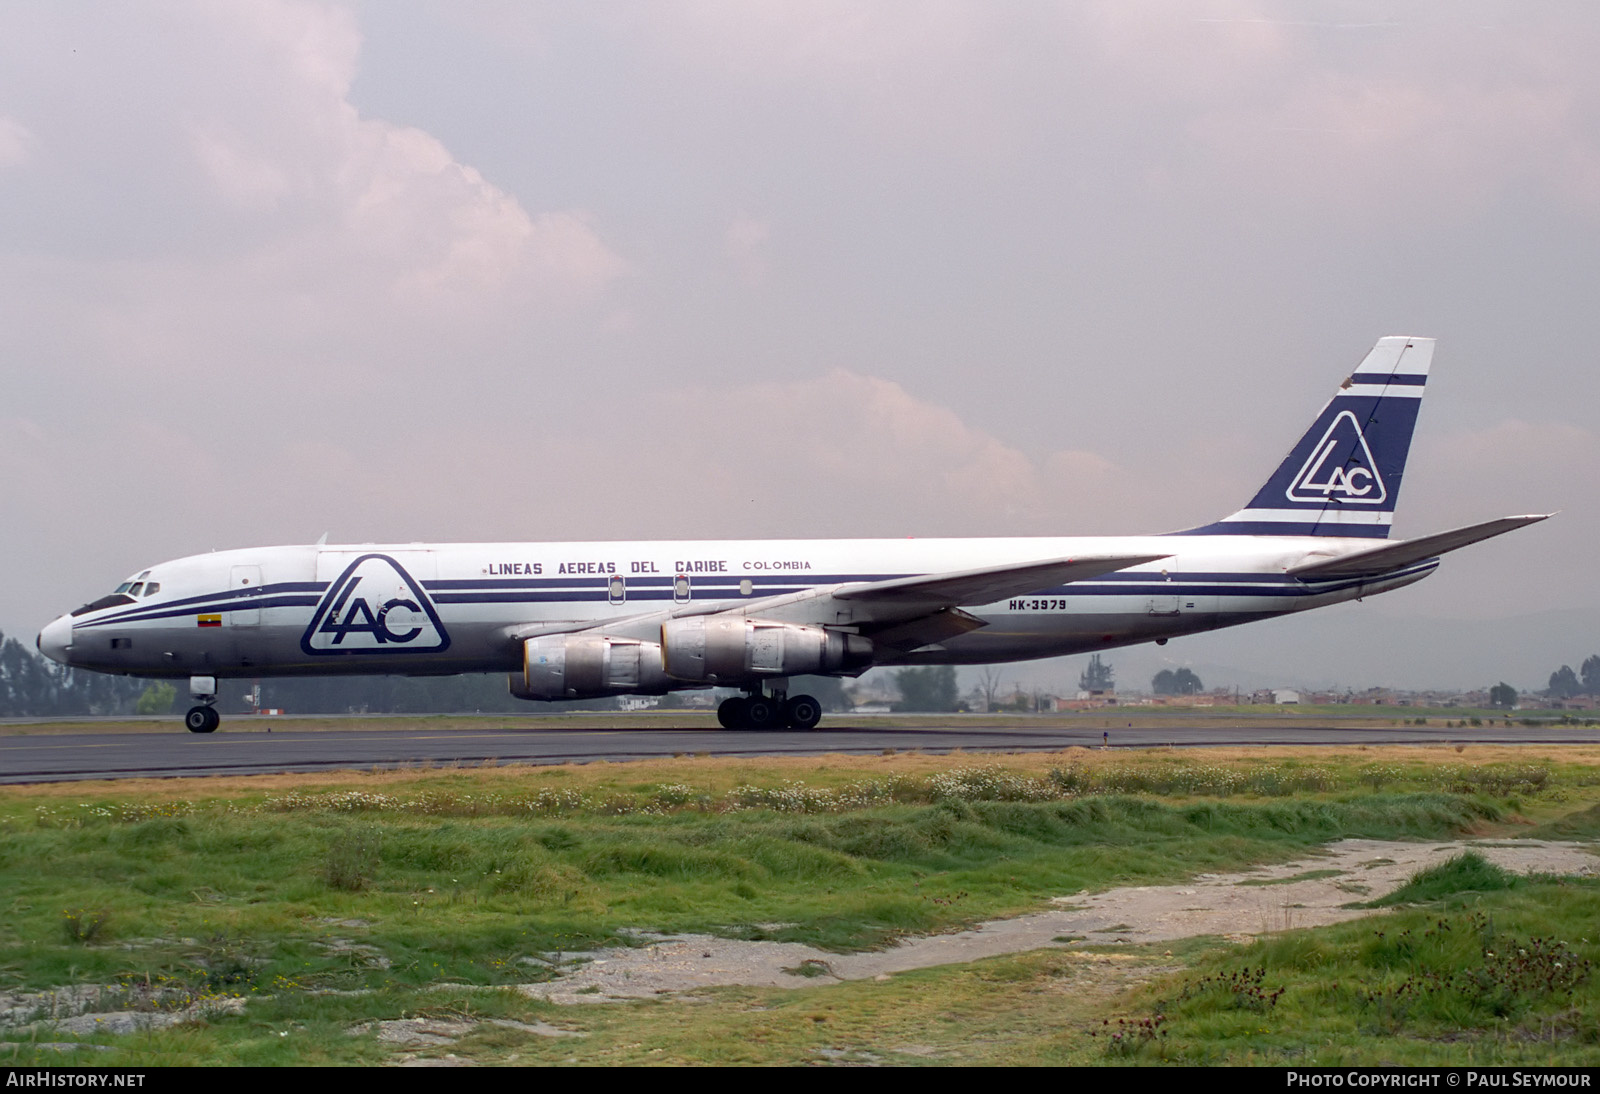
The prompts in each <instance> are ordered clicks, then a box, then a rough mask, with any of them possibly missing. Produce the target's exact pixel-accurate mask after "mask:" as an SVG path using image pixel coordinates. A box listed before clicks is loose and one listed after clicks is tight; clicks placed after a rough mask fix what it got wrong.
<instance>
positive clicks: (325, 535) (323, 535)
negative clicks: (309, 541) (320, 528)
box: [317, 532, 328, 547]
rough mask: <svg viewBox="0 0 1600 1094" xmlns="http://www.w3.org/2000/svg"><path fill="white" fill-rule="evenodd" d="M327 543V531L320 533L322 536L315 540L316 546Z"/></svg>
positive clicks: (323, 545)
mask: <svg viewBox="0 0 1600 1094" xmlns="http://www.w3.org/2000/svg"><path fill="white" fill-rule="evenodd" d="M327 545H328V533H326V532H324V533H322V538H321V539H319V540H317V546H318V547H326V546H327Z"/></svg>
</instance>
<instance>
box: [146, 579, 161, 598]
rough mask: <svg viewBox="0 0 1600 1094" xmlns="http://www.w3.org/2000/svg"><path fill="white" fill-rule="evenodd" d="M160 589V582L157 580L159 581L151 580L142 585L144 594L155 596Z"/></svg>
mask: <svg viewBox="0 0 1600 1094" xmlns="http://www.w3.org/2000/svg"><path fill="white" fill-rule="evenodd" d="M160 591H161V582H159V581H152V582H150V584H148V585H146V586H145V587H144V595H145V596H155V595H156V594H157V593H159V592H160Z"/></svg>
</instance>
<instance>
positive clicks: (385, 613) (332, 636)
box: [300, 554, 450, 655]
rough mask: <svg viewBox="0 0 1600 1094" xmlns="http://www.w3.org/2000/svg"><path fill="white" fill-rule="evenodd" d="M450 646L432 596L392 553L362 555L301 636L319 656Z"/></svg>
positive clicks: (430, 650)
mask: <svg viewBox="0 0 1600 1094" xmlns="http://www.w3.org/2000/svg"><path fill="white" fill-rule="evenodd" d="M449 647H450V636H449V634H447V633H446V632H445V629H444V624H443V623H442V622H440V620H439V613H438V612H437V611H435V610H434V607H433V601H431V600H429V599H428V594H427V593H425V592H423V591H422V586H421V585H419V584H417V582H416V581H415V580H413V578H412V577H411V575H410V574H408V573H406V571H405V568H404V567H403V566H401V565H400V564H399V563H398V562H396V561H395V560H394V559H392V558H390V557H389V556H388V555H380V554H370V555H362V556H361V557H360V558H358V559H356V560H355V561H354V562H352V563H351V564H350V565H349V566H347V567H346V568H345V571H344V573H342V574H340V575H339V579H338V580H337V581H335V582H334V583H333V584H331V585H329V586H328V591H327V592H326V593H324V594H323V597H322V601H321V603H319V604H318V605H317V610H316V612H315V614H313V615H312V617H311V625H310V626H308V627H307V628H306V631H305V634H303V635H301V637H300V648H301V649H303V650H304V651H305V652H306V653H309V654H314V655H330V654H373V653H408V654H415V653H438V652H440V651H442V650H446V649H448V648H449Z"/></svg>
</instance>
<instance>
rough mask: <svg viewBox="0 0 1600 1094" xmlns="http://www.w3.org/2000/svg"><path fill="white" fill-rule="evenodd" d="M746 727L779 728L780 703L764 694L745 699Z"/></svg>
mask: <svg viewBox="0 0 1600 1094" xmlns="http://www.w3.org/2000/svg"><path fill="white" fill-rule="evenodd" d="M744 728H745V729H777V728H778V704H777V703H774V702H773V701H772V700H771V699H767V698H765V697H763V696H760V695H758V696H756V697H754V698H752V699H746V700H745V706H744Z"/></svg>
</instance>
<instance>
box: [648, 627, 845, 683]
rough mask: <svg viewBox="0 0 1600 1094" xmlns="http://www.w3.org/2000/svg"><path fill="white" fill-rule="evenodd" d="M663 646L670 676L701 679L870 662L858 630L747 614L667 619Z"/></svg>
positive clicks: (825, 670)
mask: <svg viewBox="0 0 1600 1094" xmlns="http://www.w3.org/2000/svg"><path fill="white" fill-rule="evenodd" d="M661 650H662V663H663V665H664V666H665V668H666V671H667V675H668V676H671V677H673V678H675V679H678V680H686V681H693V682H695V683H703V684H723V685H738V684H741V683H746V682H749V681H750V680H753V679H761V678H762V677H767V676H798V675H801V674H805V673H814V674H818V675H828V674H830V673H848V672H856V671H858V670H861V669H864V668H866V667H867V666H869V665H871V664H872V642H871V640H870V639H866V638H863V637H861V636H860V635H859V634H850V633H849V632H847V631H835V630H829V629H828V628H826V627H813V626H806V625H804V624H800V623H779V622H775V621H773V620H767V619H750V618H748V617H746V616H725V615H711V616H705V615H701V616H693V617H691V618H688V619H672V620H668V621H667V622H666V623H664V624H662V626H661Z"/></svg>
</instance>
